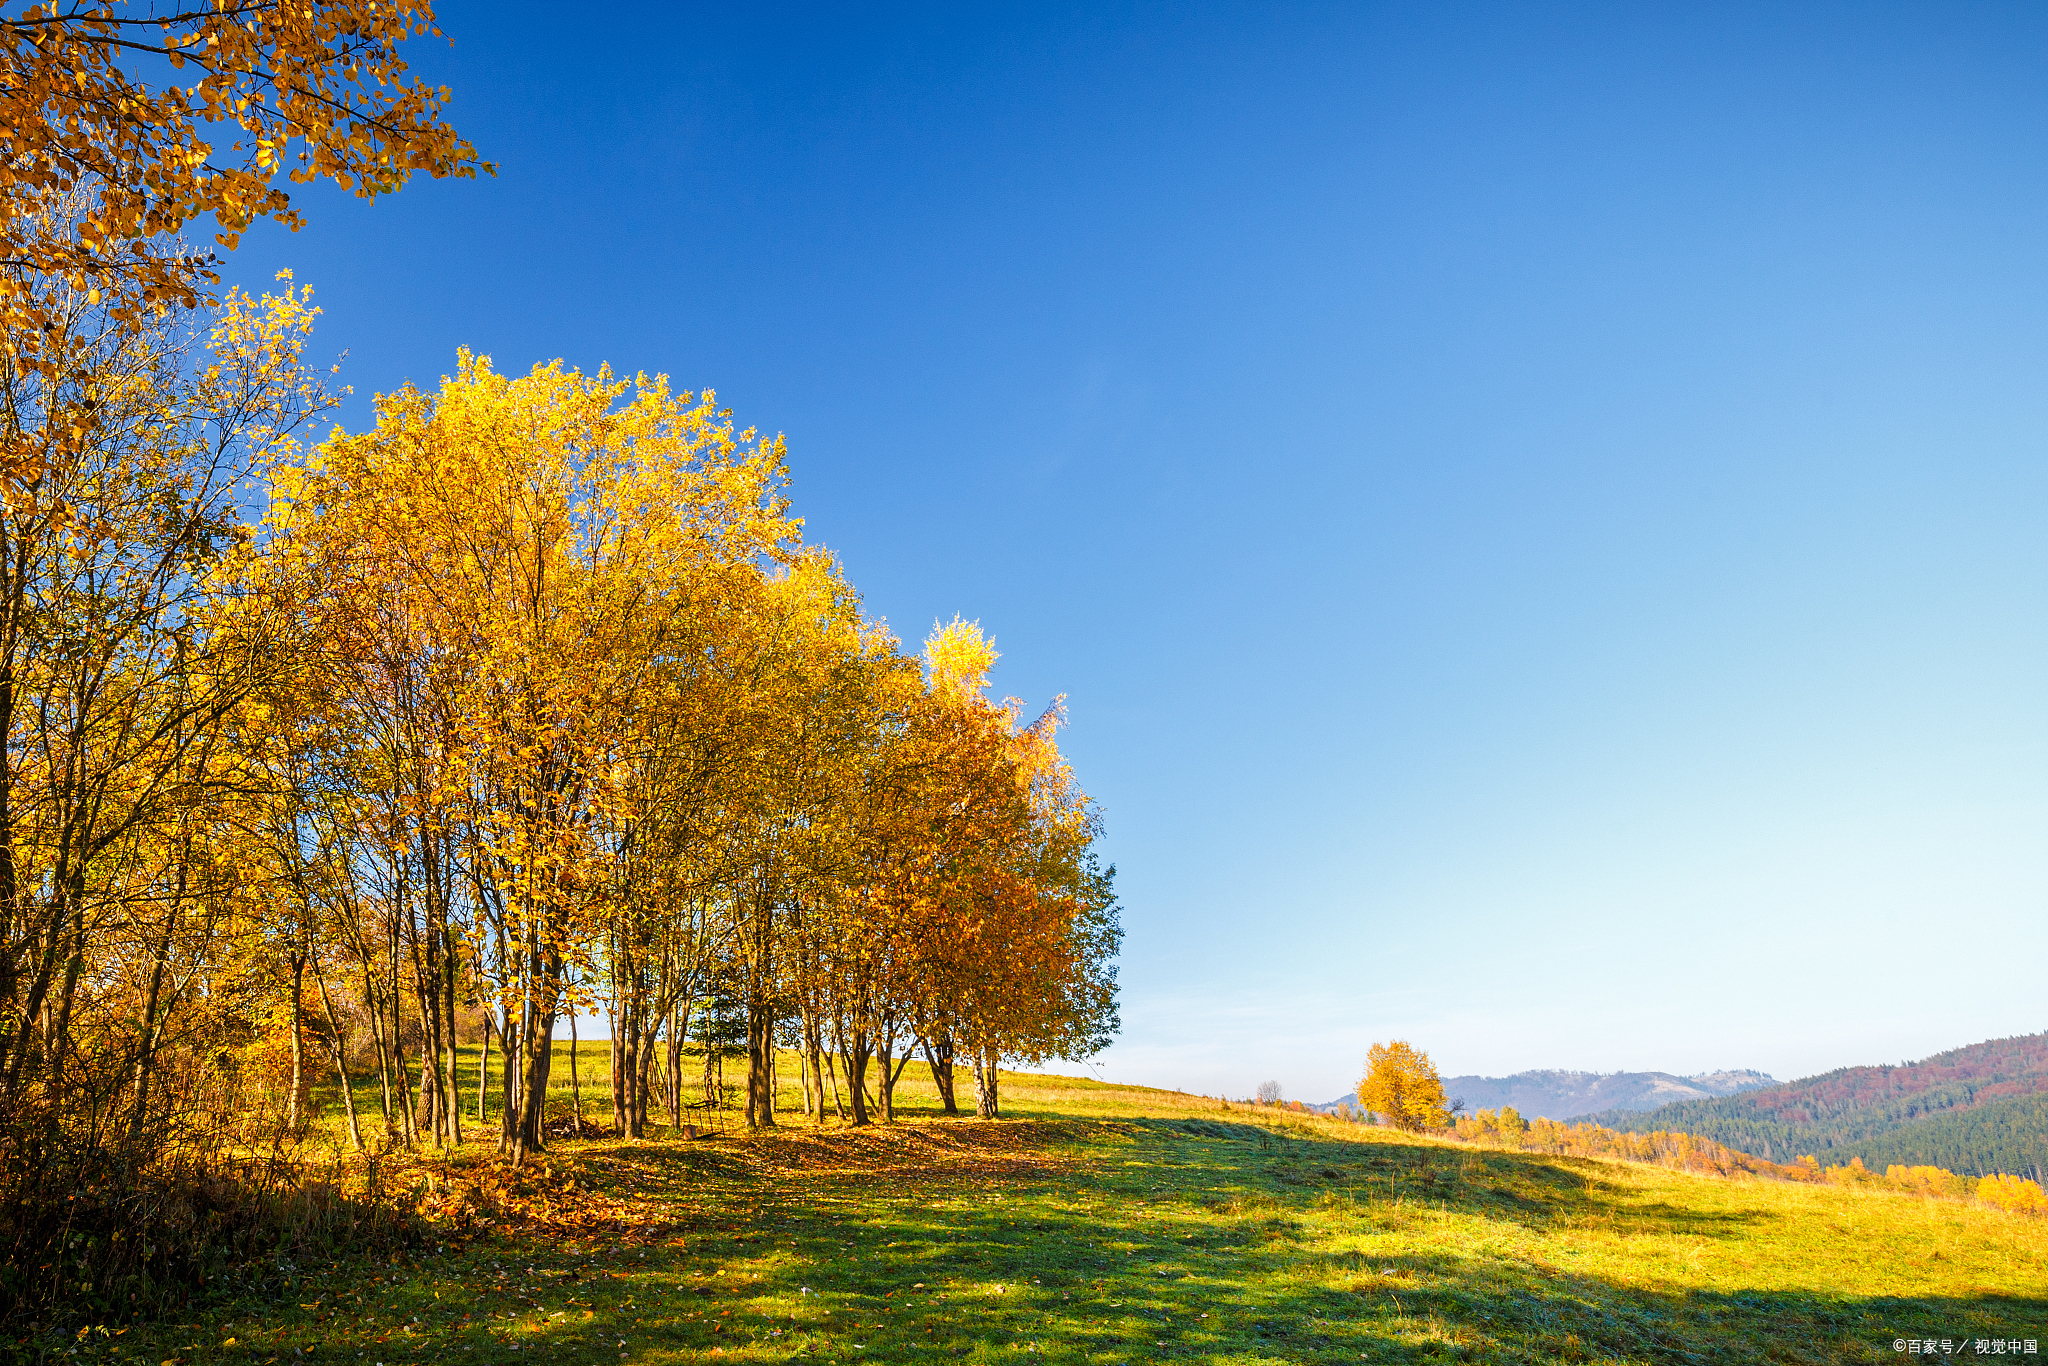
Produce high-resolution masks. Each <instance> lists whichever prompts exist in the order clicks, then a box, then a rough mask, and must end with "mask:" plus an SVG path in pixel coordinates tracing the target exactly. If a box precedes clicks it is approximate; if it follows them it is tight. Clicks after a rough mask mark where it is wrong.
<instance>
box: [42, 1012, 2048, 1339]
mask: <svg viewBox="0 0 2048 1366" xmlns="http://www.w3.org/2000/svg"><path fill="white" fill-rule="evenodd" d="M602 1049H603V1045H602V1044H599V1045H597V1046H596V1048H595V1049H593V1048H592V1047H591V1046H590V1045H588V1044H586V1045H585V1053H584V1060H583V1068H582V1070H583V1072H584V1077H585V1085H586V1088H587V1089H586V1111H587V1113H589V1114H590V1115H591V1116H592V1117H594V1118H595V1117H597V1116H598V1115H599V1113H600V1112H601V1111H605V1110H608V1101H605V1100H604V1096H605V1094H606V1093H605V1092H604V1091H603V1089H602V1086H601V1085H594V1083H595V1082H597V1081H599V1080H601V1078H602V1069H603V1066H604V1063H603V1057H602ZM592 1053H596V1054H597V1057H596V1060H595V1061H594V1062H593V1061H592V1060H591V1055H592ZM556 1071H557V1075H558V1076H560V1077H561V1078H562V1080H563V1081H564V1082H566V1068H565V1067H558V1068H557V1069H556ZM592 1072H596V1073H597V1074H598V1076H597V1078H593V1077H592V1076H591V1073H592ZM904 1078H905V1083H906V1087H905V1089H906V1091H907V1092H908V1097H909V1101H910V1105H911V1107H912V1113H911V1114H910V1116H909V1117H908V1118H907V1119H906V1120H905V1122H902V1123H899V1124H897V1125H895V1126H893V1127H890V1128H875V1129H870V1130H863V1131H853V1130H848V1129H843V1128H840V1127H837V1126H836V1125H835V1126H833V1127H829V1128H826V1129H824V1130H822V1131H819V1130H813V1129H810V1128H808V1127H806V1126H804V1125H803V1124H802V1123H801V1115H800V1114H798V1115H797V1116H795V1117H794V1119H792V1120H791V1121H790V1123H789V1125H788V1127H786V1128H783V1129H781V1130H778V1131H775V1132H772V1133H763V1134H752V1135H749V1134H742V1133H728V1134H724V1135H720V1136H717V1137H713V1138H709V1139H700V1140H698V1141H695V1142H685V1141H681V1140H678V1139H673V1138H655V1139H651V1140H643V1141H641V1142H637V1143H635V1142H624V1141H619V1140H614V1139H604V1140H589V1141H583V1142H562V1143H558V1144H557V1145H556V1146H555V1148H554V1149H553V1150H551V1151H550V1152H549V1153H548V1154H547V1155H546V1156H545V1157H544V1158H543V1159H542V1160H541V1162H540V1163H538V1164H537V1165H536V1166H535V1167H534V1168H532V1169H531V1170H530V1171H529V1172H528V1173H527V1174H525V1175H524V1176H523V1177H521V1178H520V1179H519V1180H518V1182H517V1184H515V1185H513V1186H511V1187H499V1186H495V1185H494V1184H493V1183H494V1181H496V1179H497V1178H496V1177H495V1176H494V1175H493V1174H494V1173H495V1172H497V1171H498V1169H497V1168H496V1166H495V1164H494V1163H493V1162H492V1161H491V1160H490V1158H489V1149H488V1147H487V1146H486V1145H484V1144H482V1143H477V1144H473V1145H471V1147H472V1151H468V1152H465V1153H463V1154H461V1155H458V1156H457V1157H455V1158H453V1159H450V1160H447V1161H445V1162H443V1161H441V1160H438V1159H436V1160H433V1161H429V1162H425V1163H422V1164H421V1165H420V1166H419V1167H418V1168H415V1169H413V1170H412V1171H411V1172H410V1175H409V1177H408V1179H415V1178H418V1177H421V1176H424V1175H426V1174H429V1173H431V1174H432V1175H433V1176H434V1178H435V1184H436V1189H437V1191H439V1192H440V1193H441V1194H440V1199H441V1200H442V1202H443V1203H444V1205H448V1206H451V1207H452V1206H457V1205H462V1204H464V1203H465V1202H467V1203H470V1204H474V1205H479V1206H481V1207H483V1208H484V1209H485V1210H486V1211H487V1212H488V1213H487V1217H485V1218H484V1219H482V1220H481V1221H480V1222H478V1223H475V1224H473V1225H472V1226H471V1228H470V1230H469V1231H468V1232H467V1233H463V1234H453V1233H451V1234H450V1235H449V1236H447V1237H445V1238H442V1239H437V1240H436V1241H435V1242H434V1243H433V1244H432V1245H430V1246H427V1247H424V1248H421V1249H419V1250H418V1251H416V1252H412V1253H407V1254H405V1255H403V1256H401V1257H399V1258H397V1259H394V1260H392V1261H389V1262H385V1261H379V1262H377V1263H375V1264H368V1263H365V1262H362V1261H354V1262H344V1263H340V1264H336V1265H316V1266H290V1265H285V1266H280V1267H277V1268H275V1269H269V1270H267V1271H266V1279H265V1280H264V1281H263V1282H262V1283H261V1284H252V1285H249V1286H247V1287H245V1288H244V1291H243V1293H242V1295H241V1297H240V1298H239V1299H231V1298H228V1297H226V1296H222V1297H221V1298H219V1299H218V1300H217V1302H215V1303H213V1304H211V1305H210V1306H209V1307H207V1308H205V1309H203V1310H201V1311H199V1312H195V1313H193V1314H191V1315H189V1316H186V1320H185V1322H182V1323H178V1324H154V1325H134V1326H131V1327H129V1328H128V1329H127V1330H126V1331H124V1332H115V1331H113V1330H111V1329H110V1330H108V1331H104V1332H102V1331H90V1330H89V1331H88V1332H87V1333H86V1334H85V1335H83V1336H82V1337H80V1338H77V1339H75V1340H72V1341H69V1342H67V1343H66V1344H64V1346H63V1347H62V1348H60V1349H59V1350H60V1351H61V1352H62V1353H63V1355H64V1359H75V1360H106V1359H130V1360H146V1361H149V1362H152V1363H164V1362H177V1363H184V1362H212V1361H231V1362H298V1361H337V1362H351V1363H353V1362H362V1363H365V1366H375V1363H383V1366H396V1363H400V1362H407V1363H411V1362H424V1361H450V1362H462V1363H504V1362H536V1361H545V1362H605V1363H616V1362H636V1363H640V1362H645V1363H668V1362H677V1363H680V1362H702V1363H708V1362H714V1361H715V1362H720V1363H725V1362H769V1361H786V1360H791V1359H795V1358H804V1359H815V1360H830V1361H840V1362H863V1361H872V1362H902V1361H932V1362H942V1361H967V1362H973V1363H980V1364H981V1366H989V1364H991V1363H1022V1362H1024V1361H1026V1360H1030V1359H1047V1360H1053V1361H1072V1362H1087V1363H1098V1364H1100V1366H1110V1364H1111V1363H1126V1362H1140V1361H1157V1360H1204V1361H1218V1362H1247V1363H1249V1362H1309V1361H1320V1362H1339V1361H1343V1362H1357V1361H1361V1360H1365V1361H1401V1362H1426V1361H1499V1362H1737V1361H1743V1362H1750V1361H1778V1362H1815V1363H1819V1362H1840V1361H1879V1360H1897V1359H1903V1358H1905V1357H1907V1356H1909V1355H1919V1353H1917V1352H1908V1351H1906V1350H1902V1349H1901V1347H1895V1342H1897V1341H1898V1340H1901V1339H1905V1340H1910V1341H1911V1342H1912V1345H1913V1346H1914V1347H1918V1346H1919V1344H1920V1342H1921V1341H1932V1342H1933V1343H1934V1344H1935V1348H1934V1350H1936V1351H1939V1350H1940V1346H1939V1344H1940V1343H1941V1342H1942V1341H1943V1340H1946V1341H1947V1342H1948V1344H1949V1347H1950V1352H1951V1353H1952V1354H1968V1355H1971V1356H1976V1355H1978V1352H1977V1348H1976V1342H1977V1340H1978V1339H1984V1340H1985V1341H1986V1345H1987V1348H1988V1347H1989V1345H1990V1344H1991V1343H1992V1342H1993V1341H1998V1342H2000V1344H2001V1345H2002V1344H2003V1342H2005V1341H2013V1340H2018V1341H2022V1342H2023V1341H2024V1340H2025V1339H2029V1338H2031V1339H2034V1340H2036V1341H2037V1342H2038V1341H2040V1340H2043V1339H2048V1221H2043V1220H2039V1219H2030V1218H2026V1217H2024V1216H2012V1215H2005V1214H2001V1213H1998V1212H1996V1211H1992V1210H1988V1209H1983V1208H1979V1207H1975V1206H1972V1205H1966V1204H1962V1203H1958V1202H1949V1201H1938V1200H1931V1199H1925V1198H1920V1197H1908V1196H1901V1195H1895V1194H1890V1193H1879V1192H1865V1191H1855V1190H1844V1189H1839V1188H1829V1187H1813V1186H1802V1185H1790V1184H1780V1183H1775V1182H1768V1181H1758V1180H1753V1179H1723V1178H1715V1177H1701V1176H1691V1175H1686V1174H1682V1173H1678V1172H1673V1171H1668V1170H1665V1169H1662V1168H1656V1167H1646V1166H1632V1165H1625V1164H1619V1163H1609V1162H1602V1161H1585V1160H1575V1159H1565V1158H1552V1157H1545V1156H1539V1155H1534V1154H1525V1153H1507V1152H1497V1151H1480V1150H1475V1149H1472V1148H1467V1147H1463V1146H1460V1145H1458V1144H1455V1143H1451V1142H1447V1141H1440V1140H1436V1139H1431V1138H1417V1137H1411V1136H1403V1135H1399V1134H1395V1133H1392V1132H1389V1131H1385V1130H1379V1129H1372V1128H1364V1127H1359V1126H1354V1125H1347V1124H1343V1123H1340V1122H1338V1121H1335V1120H1325V1119H1321V1118H1317V1117H1312V1116H1302V1115H1294V1114H1284V1113H1281V1112H1277V1111H1270V1110H1259V1109H1249V1110H1248V1109H1246V1108H1244V1107H1231V1108H1229V1109H1225V1108H1223V1107H1222V1106H1221V1105H1220V1104H1219V1103H1218V1102H1217V1101H1215V1100H1211V1099H1204V1098H1200V1097H1194V1096H1188V1095H1183V1094H1180V1093H1176V1092H1162V1091H1150V1090H1144V1089H1139V1088H1126V1087H1111V1086H1104V1085H1099V1084H1096V1083H1093V1082H1089V1081H1080V1080H1070V1079H1065V1078H1054V1077H1030V1076H1022V1075H1006V1076H1005V1079H1004V1092H1003V1099H1004V1109H1005V1116H1006V1117H1005V1118H1004V1119H1003V1120H1001V1121H997V1122H987V1123H984V1122H980V1121H975V1120H971V1119H970V1120H942V1119H938V1118H937V1117H936V1116H935V1115H934V1114H933V1113H932V1112H931V1109H930V1104H931V1101H932V1096H931V1092H930V1088H929V1082H928V1079H924V1080H922V1081H920V1079H919V1078H917V1077H915V1076H914V1075H913V1072H912V1071H906V1072H905V1074H904ZM593 1092H594V1093H595V1094H593ZM365 1100H366V1103H367V1104H368V1105H369V1107H370V1109H371V1111H372V1112H373V1113H374V1110H375V1102H374V1099H373V1098H370V1097H368V1096H367V1095H366V1096H365ZM2000 1354H2005V1353H2000ZM2021 1354H2022V1355H2023V1354H2024V1353H2023V1350H2022V1353H2021ZM2036 1359H2038V1356H2037V1358H2036Z"/></svg>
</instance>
